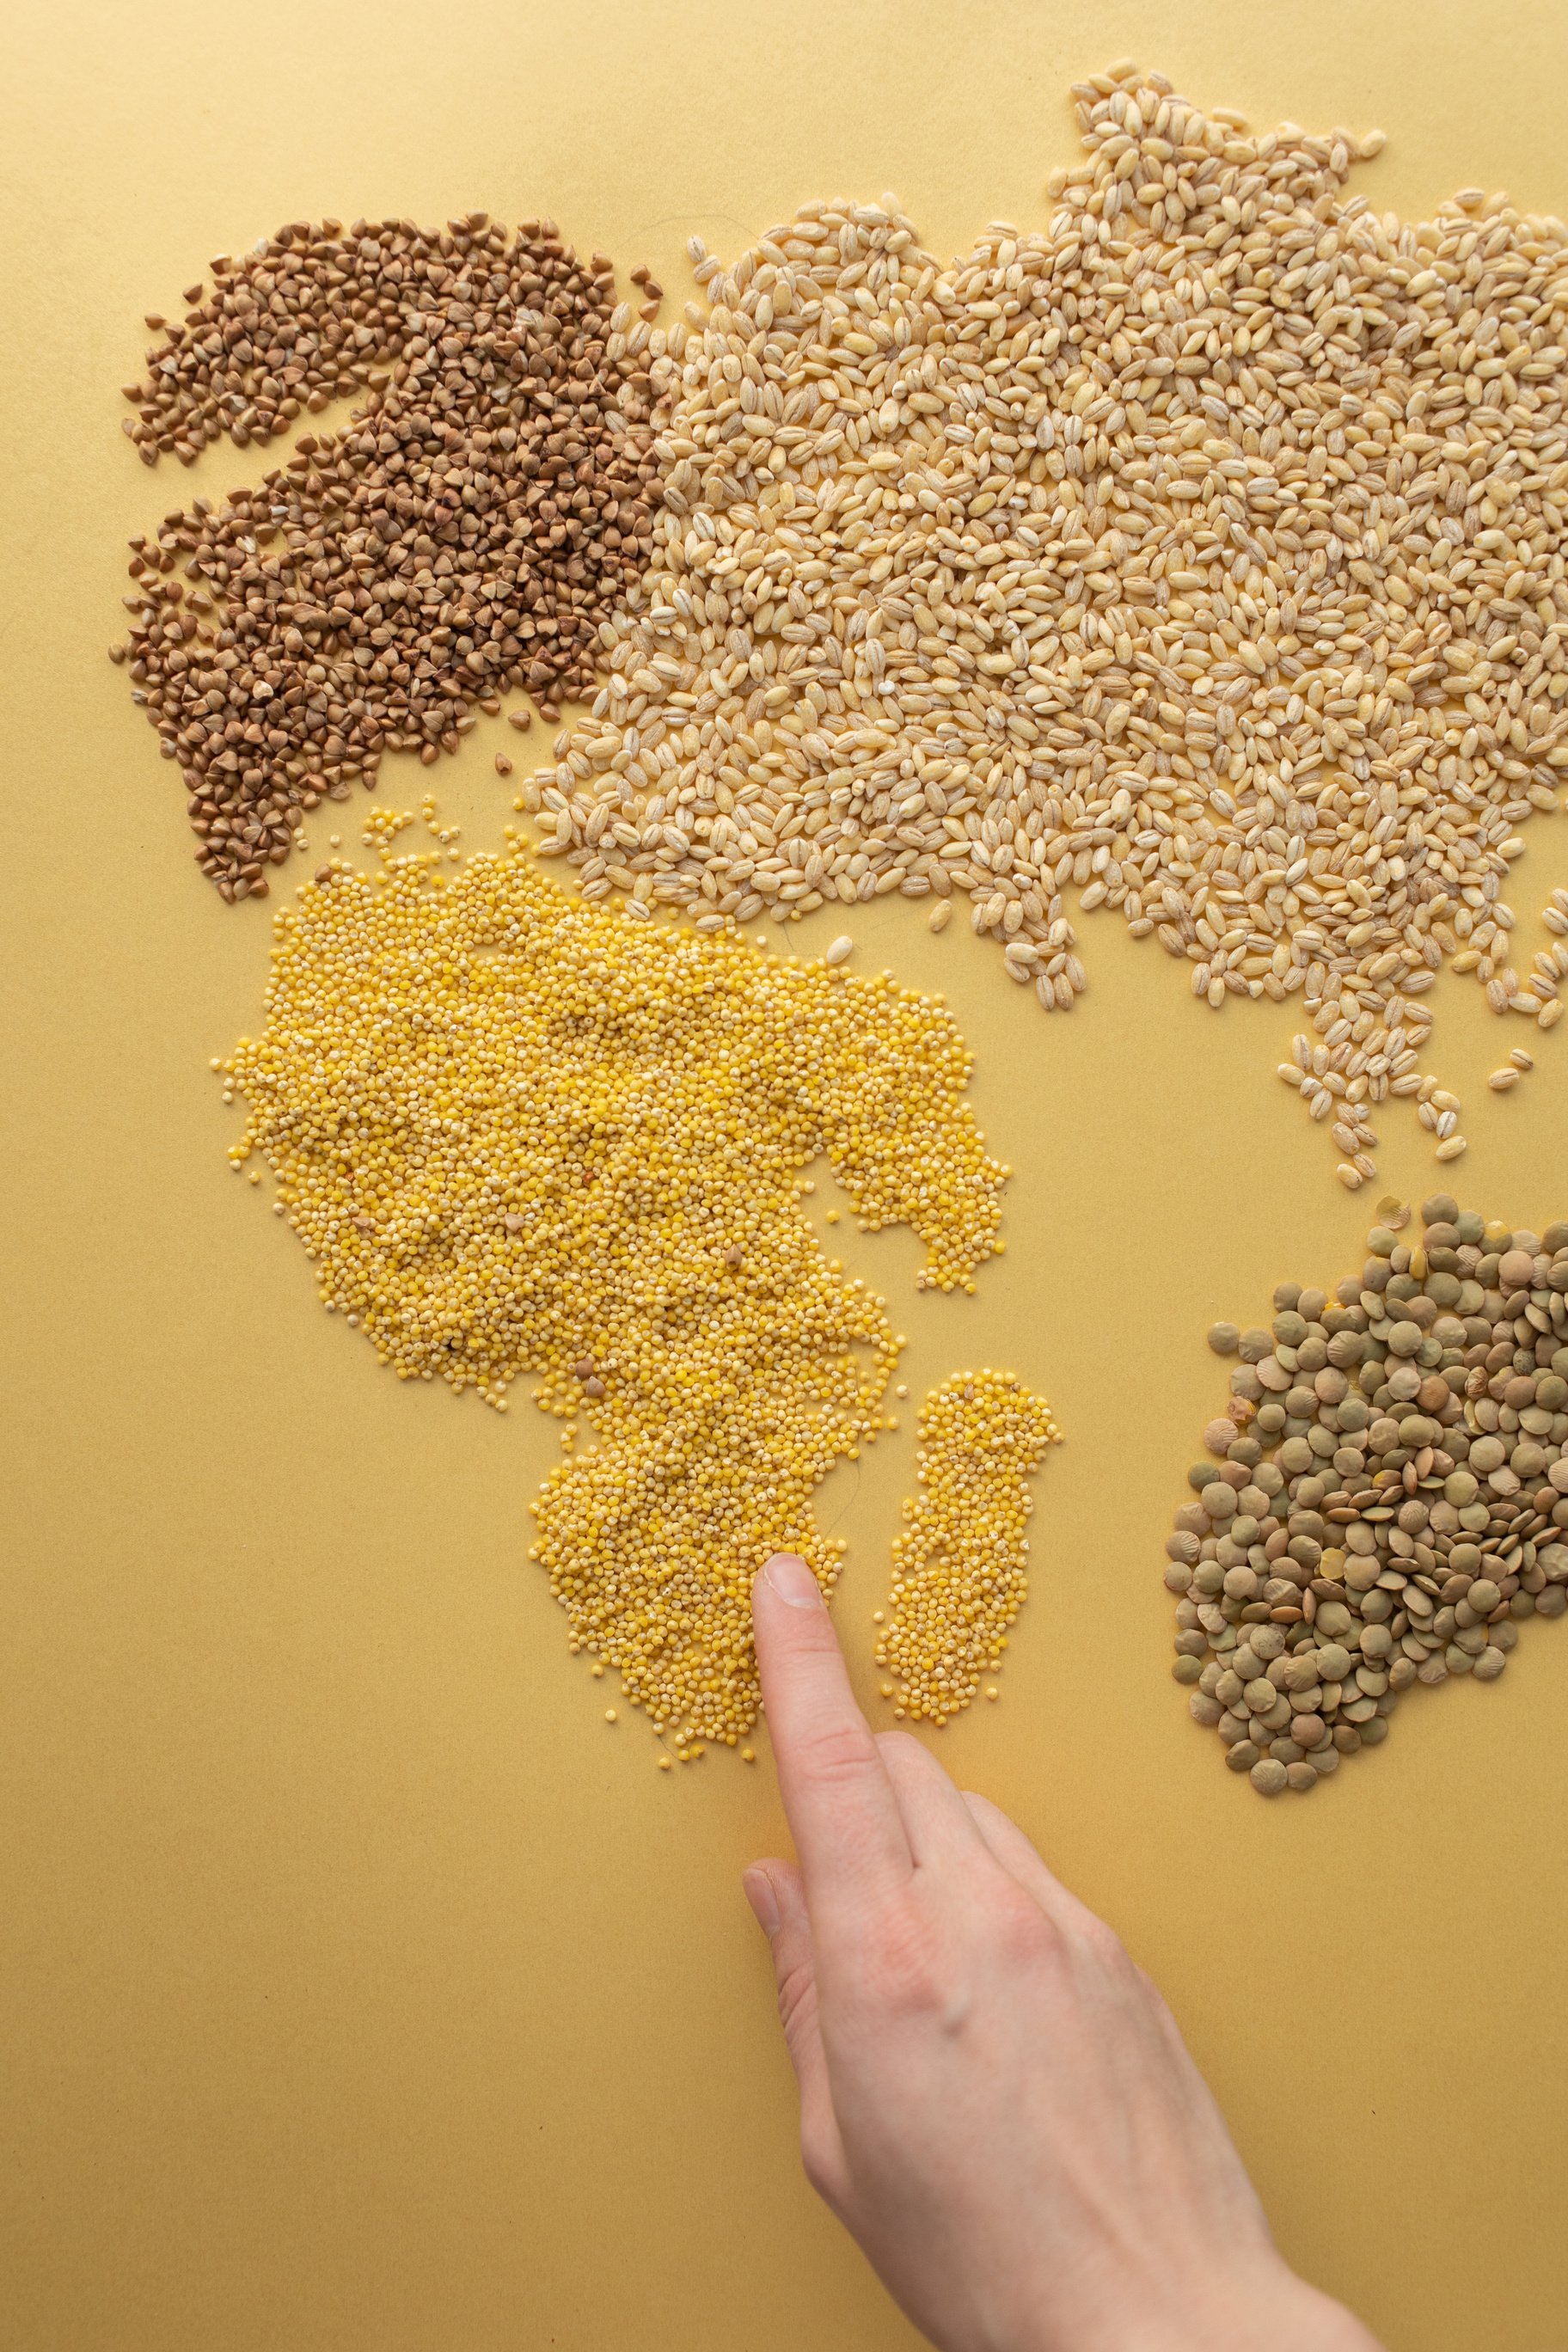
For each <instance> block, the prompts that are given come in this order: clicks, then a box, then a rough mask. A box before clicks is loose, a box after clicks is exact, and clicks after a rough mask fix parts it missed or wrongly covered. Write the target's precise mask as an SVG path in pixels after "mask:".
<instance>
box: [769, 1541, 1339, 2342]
mask: <svg viewBox="0 0 1568 2352" xmlns="http://www.w3.org/2000/svg"><path fill="white" fill-rule="evenodd" d="M752 1614H753V1619H754V1622H755V1626H756V1641H757V1659H758V1664H759V1667H760V1670H761V1675H762V1685H763V1700H764V1704H765V1706H766V1708H767V1717H768V1724H769V1727H770V1730H771V1732H772V1735H773V1750H774V1754H775V1756H776V1758H777V1760H778V1770H779V1781H780V1786H781V1789H782V1791H783V1796H784V1810H785V1812H786V1813H787V1815H788V1817H789V1824H790V1828H791V1830H792V1831H793V1832H794V1835H795V1845H796V1848H797V1850H798V1853H799V1855H800V1860H799V1863H798V1864H791V1863H786V1862H778V1861H767V1862H761V1863H757V1864H753V1865H752V1868H751V1869H750V1870H748V1871H747V1873H746V1874H745V1878H744V1882H743V1883H744V1886H745V1891H746V1896H747V1899H748V1901H749V1902H750V1904H751V1906H752V1910H753V1911H754V1912H755V1914H756V1916H757V1918H758V1920H759V1922H760V1923H761V1925H762V1927H763V1930H764V1932H765V1933H766V1935H767V1937H768V1941H769V1944H770V1946H771V1947H772V1950H773V1968H774V1971H775V1974H776V1977H777V1981H778V1997H779V2011H780V2015H781V2017H782V2019H783V2021H784V2037H785V2040H786V2041H787V2042H788V2044H789V2052H790V2056H791V2058H792V2059H793V2061H794V2063H795V2074H796V2077H797V2079H798V2082H799V2084H800V2104H801V2147H802V2152H803V2155H804V2158H805V2169H806V2175H807V2178H808V2179H810V2181H811V2183H812V2185H813V2187H814V2188H815V2189H816V2190H817V2191H818V2193H819V2194H820V2195H821V2196H822V2197H824V2198H825V2199H826V2201H827V2203H828V2204H829V2205H830V2206H831V2207H832V2209H833V2210H834V2212H835V2213H837V2216H838V2218H839V2220H840V2221H842V2222H843V2223H844V2224H845V2226H846V2228H847V2229H848V2230H849V2231H851V2233H852V2234H853V2235H854V2236H855V2237H856V2238H857V2239H858V2241H859V2243H860V2245H861V2246H862V2248H863V2249H864V2251H865V2252H866V2253H867V2255H868V2258H869V2260H870V2261H871V2263H872V2264H873V2266H874V2267H875V2269H876V2270H877V2272H878V2273H879V2276H880V2277H881V2279H882V2281H883V2283H884V2284H886V2286H887V2287H888V2288H889V2291H890V2292H891V2293H892V2294H894V2295H895V2296H896V2297H897V2299H898V2301H899V2302H900V2304H901V2305H902V2306H903V2308H904V2310H905V2311H906V2312H907V2313H908V2314H909V2315H910V2318H911V2319H912V2320H913V2321H914V2322H915V2324H916V2326H919V2327H921V2328H922V2329H923V2330H924V2331H925V2333H926V2334H927V2335H928V2336H930V2337H931V2341H932V2342H933V2344H935V2345H937V2346H939V2347H941V2348H942V2352H1101V2347H1103V2352H1231V2347H1237V2352H1241V2347H1247V2352H1254V2347H1257V2346H1258V2345H1260V2344H1268V2346H1269V2347H1270V2352H1376V2347H1374V2346H1373V2339H1372V2337H1371V2336H1368V2335H1367V2333H1366V2331H1365V2330H1364V2328H1363V2327H1362V2326H1361V2325H1360V2323H1359V2322H1358V2321H1356V2320H1355V2319H1353V2318H1352V2316H1351V2315H1350V2314H1349V2313H1348V2312H1346V2311H1345V2310H1343V2309H1342V2307H1341V2306H1340V2305H1337V2304H1334V2303H1331V2302H1330V2301H1329V2300H1328V2298H1327V2297H1326V2296H1323V2295H1321V2294H1318V2293H1317V2292H1316V2291H1315V2290H1314V2289H1312V2288H1310V2287H1309V2286H1307V2285H1305V2284H1303V2283H1302V2282H1301V2281H1300V2279H1297V2278H1296V2277H1295V2276H1293V2274H1292V2273H1290V2272H1289V2270H1288V2269H1287V2268H1286V2266H1285V2263H1283V2261H1282V2260H1281V2259H1280V2256H1279V2253H1278V2252H1276V2250H1275V2247H1274V2244H1273V2242H1272V2240H1271V2239H1270V2237H1269V2234H1268V2224H1267V2222H1266V2221H1265V2220H1264V2218H1263V2211H1262V2208H1261V2207H1260V2205H1259V2204H1258V2199H1257V2197H1256V2196H1255V2194H1254V2193H1253V2189H1252V2187H1251V2184H1250V2182H1249V2181H1248V2179H1247V2175H1246V2173H1245V2171H1244V2170H1243V2168H1242V2165H1241V2159H1240V2158H1239V2157H1238V2156H1237V2152H1236V2149H1235V2147H1233V2145H1232V2143H1231V2139H1230V2135H1229V2133H1228V2132H1227V2131H1226V2126H1225V2123H1224V2121H1223V2119H1222V2117H1221V2116H1220V2113H1219V2109H1218V2108H1217V2106H1216V2105H1215V2102H1214V2100H1213V2098H1212V2097H1211V2096H1210V2095H1209V2092H1208V2089H1207V2087H1206V2085H1205V2083H1204V2081H1203V2079H1202V2077H1201V2075H1200V2074H1198V2071H1197V2069H1196V2067H1195V2066H1194V2063H1193V2062H1192V2060H1191V2058H1190V2057H1189V2056H1188V2054H1187V2052H1186V2049H1185V2047H1184V2043H1183V2042H1182V2038H1181V2035H1180V2033H1179V2032H1177V2030H1176V2025H1175V2022H1174V2020H1173V2018H1172V2016H1171V2013H1170V2011H1169V2010H1168V2009H1167V2008H1166V2007H1165V2004H1164V2002H1163V2000H1161V1998H1160V1995H1159V1994H1158V1992H1157V1991H1156V1990H1155V1989H1154V1987H1153V1986H1152V1984H1151V1983H1150V1981H1149V1979H1148V1978H1147V1977H1145V1976H1144V1975H1143V1974H1142V1971H1141V1970H1140V1969H1137V1968H1135V1967H1134V1966H1133V1964H1132V1962H1131V1960H1130V1959H1129V1958H1128V1956H1127V1954H1126V1952H1125V1951H1124V1950H1123V1949H1122V1948H1121V1944H1120V1942H1119V1941H1118V1940H1117V1938H1116V1937H1115V1936H1114V1935H1113V1934H1112V1933H1111V1931H1110V1928H1109V1927H1105V1926H1104V1925H1103V1924H1102V1923H1101V1921H1100V1920H1099V1919H1097V1918H1096V1917H1095V1916H1094V1915H1093V1913H1092V1912H1090V1911H1088V1910H1086V1909H1085V1907H1084V1906H1083V1905H1082V1904H1081V1903H1079V1902H1078V1901H1077V1899H1076V1898H1075V1897H1074V1896H1073V1895H1069V1894H1068V1891H1067V1889H1066V1888H1065V1887H1064V1886H1061V1885H1058V1882H1057V1880H1056V1879H1055V1878H1053V1877H1052V1875H1051V1874H1050V1872H1049V1871H1048V1870H1047V1868H1046V1865H1045V1864H1044V1863H1043V1862H1042V1861H1041V1860H1040V1857H1039V1855H1038V1854H1037V1853H1036V1851H1035V1849H1034V1847H1033V1846H1032V1845H1031V1844H1030V1843H1029V1841H1028V1839H1027V1838H1026V1836H1025V1835H1024V1833H1023V1832H1022V1831H1021V1830H1019V1829H1018V1828H1016V1826H1015V1824H1014V1823H1013V1822H1010V1821H1009V1820H1008V1819H1007V1817H1006V1815H1005V1813H1002V1812H1000V1811H998V1810H997V1808H996V1807H995V1806H994V1805H993V1804H990V1803H988V1802H987V1801H986V1800H985V1799H984V1797H976V1796H970V1795H961V1794H960V1793H959V1791H958V1790H957V1789H955V1788H954V1786H953V1784H952V1781H951V1780H949V1779H948V1777H947V1774H946V1773H945V1772H944V1771H943V1770H942V1767H941V1765H940V1764H939V1763H938V1762H937V1761H936V1759H935V1758H934V1757H933V1756H931V1754H930V1753H929V1752H928V1751H927V1750H926V1749H925V1748H922V1747H921V1744H920V1742H919V1741H918V1740H916V1739H913V1738H910V1736H909V1735H908V1734H907V1733H905V1732H899V1731H892V1732H884V1733H882V1734H881V1735H879V1737H875V1738H874V1737H873V1736H872V1733H871V1731H870V1729H869V1727H868V1725H867V1722H866V1720H865V1717H863V1716H862V1714H861V1713H860V1710H859V1708H858V1706H857V1705H856V1703H855V1698H854V1695H853V1693H852V1692H851V1690H850V1687H849V1682H848V1677H847V1675H846V1673H845V1670H844V1662H843V1659H842V1657H841V1655H840V1654H839V1649H838V1643H837V1638H836V1636H835V1634H834V1631H833V1626H832V1622H831V1621H830V1619H829V1617H828V1614H827V1612H826V1608H825V1607H824V1606H823V1604H822V1598H821V1594H820V1592H819V1591H818V1589H817V1586H816V1580H815V1579H814V1577H813V1576H812V1574H811V1571H810V1570H809V1569H808V1568H807V1567H806V1566H805V1563H804V1562H803V1561H801V1560H798V1559H795V1558H794V1557H793V1556H792V1555H790V1554H787V1553H780V1554H776V1555H775V1556H774V1557H773V1559H771V1560H769V1562H768V1563H767V1566H766V1567H765V1568H764V1569H763V1572H762V1574H761V1576H760V1577H759V1578H758V1579H757V1581H756V1584H755V1586H754V1587H753V1590H752Z"/></svg>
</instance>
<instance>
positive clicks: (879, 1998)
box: [868, 1913, 948, 2019]
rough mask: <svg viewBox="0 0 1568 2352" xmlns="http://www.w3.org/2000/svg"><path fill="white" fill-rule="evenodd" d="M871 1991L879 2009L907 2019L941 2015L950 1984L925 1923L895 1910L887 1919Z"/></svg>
mask: <svg viewBox="0 0 1568 2352" xmlns="http://www.w3.org/2000/svg"><path fill="white" fill-rule="evenodd" d="M868 1992H869V1994H870V1997H871V1999H872V2000H873V2001H874V2002H875V2004H876V2007H877V2009H878V2010H879V2011H881V2012H882V2013H884V2014H890V2015H892V2016H894V2017H899V2018H904V2019H914V2018H920V2017H930V2016H937V2015H941V2014H942V2012H943V2011H945V2009H946V2007H947V2000H948V1995H947V1987H946V1984H945V1982H944V1979H943V1972H942V1966H941V1962H940V1959H939V1957H938V1954H937V1952H936V1950H935V1948H934V1947H933V1945H932V1942H931V1937H930V1935H929V1934H928V1933H927V1931H926V1929H925V1927H924V1926H923V1925H922V1923H921V1921H920V1920H918V1919H913V1918H910V1917H908V1916H901V1915H900V1914H898V1913H894V1914H893V1915H892V1916H891V1917H889V1918H888V1919H886V1920H885V1921H884V1922H883V1925H882V1929H881V1933H880V1936H879V1940H878V1944H877V1950H876V1957H875V1960H874V1962H873V1964H872V1967H871V1969H870V1970H869V1980H868Z"/></svg>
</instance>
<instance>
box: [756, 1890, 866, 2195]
mask: <svg viewBox="0 0 1568 2352" xmlns="http://www.w3.org/2000/svg"><path fill="white" fill-rule="evenodd" d="M741 1885H742V1890H743V1891H744V1894H745V1897H746V1900H747V1902H748V1903H749V1904H750V1905H751V1906H752V1912H753V1914H754V1916H755V1917H756V1921H757V1925H758V1926H759V1927H761V1929H762V1931H763V1935H764V1936H766V1937H767V1939H768V1948H769V1950H770V1951H771V1952H772V1954H773V1979H774V1982H775V1983H776V1985H777V1987H778V2001H779V2021H780V2022H781V2024H782V2025H783V2027H784V2044H785V2047H786V2048H787V2049H788V2051H789V2054H790V2063H791V2064H792V2065H793V2066H794V2068H795V2081H796V2083H797V2084H799V2086H800V2141H801V2151H802V2154H803V2156H804V2157H805V2169H806V2174H807V2177H808V2178H809V2179H810V2181H811V2184H812V2186H813V2188H814V2189H816V2190H817V2191H818V2193H819V2194H820V2195H821V2196H823V2197H826V2200H827V2201H828V2203H829V2204H832V2203H833V2202H834V2201H835V2200H836V2197H837V2193H838V2190H839V2187H840V2184H841V2182H842V2180H843V2178H844V2153H843V2148H842V2147H841V2145H840V2142H839V2137H838V2125H837V2119H836V2117H835V2116H834V2113H833V2097H832V2094H831V2092H830V2091H829V2089H828V2084H827V2062H826V2058H825V2057H824V2055H823V2049H822V2030H821V2025H820V2022H819V2020H818V2017H817V2008H816V1963H815V1959H814V1957H813V1953H812V1944H811V1921H810V1919H809V1917H808V1916H807V1914H806V1908H805V1895H804V1893H803V1892H802V1889H801V1883H800V1873H799V1871H798V1870H797V1869H796V1868H795V1864H794V1863H791V1862H774V1861H769V1862H757V1863H753V1864H752V1867H751V1868H750V1870H748V1871H746V1872H745V1873H744V1874H743V1875H742V1880H741Z"/></svg>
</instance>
